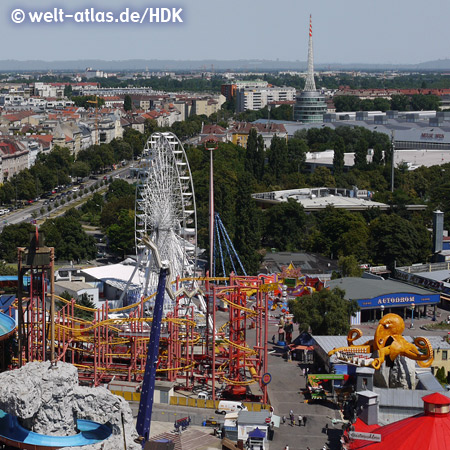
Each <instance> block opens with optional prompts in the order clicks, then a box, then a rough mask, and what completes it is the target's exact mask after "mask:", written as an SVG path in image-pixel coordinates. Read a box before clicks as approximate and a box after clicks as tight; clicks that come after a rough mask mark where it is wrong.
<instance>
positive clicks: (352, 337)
mask: <svg viewBox="0 0 450 450" xmlns="http://www.w3.org/2000/svg"><path fill="white" fill-rule="evenodd" d="M362 335H363V333H362V331H361V330H360V329H359V328H352V329H351V330H350V331H349V332H348V334H347V344H348V345H353V342H354V341H356V340H357V339H359V338H360V337H361V336H362Z"/></svg>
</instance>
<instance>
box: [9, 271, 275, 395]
mask: <svg viewBox="0 0 450 450" xmlns="http://www.w3.org/2000/svg"><path fill="white" fill-rule="evenodd" d="M186 282H188V283H190V284H193V283H194V282H196V283H198V284H199V285H200V286H201V287H200V289H199V290H198V291H199V292H201V293H203V295H204V296H205V297H206V299H207V301H208V302H210V303H211V304H212V305H217V304H218V303H219V300H220V301H222V302H224V303H225V304H227V305H228V308H227V309H228V318H225V319H224V313H220V314H221V320H222V322H223V321H224V320H225V323H219V322H218V321H217V320H216V319H217V308H212V325H213V326H212V330H217V331H214V333H211V332H209V334H210V337H209V341H208V339H207V335H208V333H207V326H206V321H205V320H203V321H202V320H199V317H198V316H197V313H196V312H195V307H194V304H193V301H192V298H190V297H189V295H190V293H189V292H188V291H187V290H186V288H185V287H182V288H178V289H177V287H179V286H182V285H183V286H184V285H185V284H186ZM221 283H222V284H221ZM224 283H226V285H224ZM46 284H47V282H46V280H45V272H39V271H35V270H32V271H31V273H30V287H29V292H24V294H25V295H26V294H29V295H27V296H26V297H24V298H23V300H22V304H23V311H22V314H21V315H22V317H23V320H22V322H23V324H22V327H23V332H22V337H21V339H22V345H21V346H20V349H21V350H20V352H21V354H20V355H19V357H17V358H13V360H12V365H11V367H12V368H14V367H19V366H21V365H23V364H25V363H26V362H29V361H43V360H46V359H49V355H50V352H49V349H50V346H51V337H50V336H51V333H50V323H51V321H52V318H51V316H50V310H49V308H48V305H49V301H48V297H49V292H47V291H46V290H45V289H43V288H42V286H45V285H46ZM174 284H175V286H174V291H175V298H176V301H175V307H174V309H173V311H171V312H169V313H167V314H166V316H165V317H164V318H163V320H162V325H161V338H160V345H159V358H158V363H157V376H158V378H159V379H161V380H167V381H171V382H174V384H175V386H176V388H177V389H182V390H194V388H195V386H197V387H198V386H203V387H204V388H205V389H208V390H210V391H211V395H212V398H213V399H216V398H219V396H220V395H222V396H223V395H228V396H239V397H240V398H245V397H248V395H249V393H248V391H247V389H246V388H247V386H249V385H251V384H256V386H258V387H259V388H260V389H261V391H260V397H261V398H260V399H261V400H262V401H264V402H265V401H266V400H267V392H266V386H265V385H264V384H263V383H262V381H261V380H262V376H263V374H264V373H266V372H267V340H268V339H267V332H266V329H267V320H268V317H267V314H266V313H267V310H268V306H267V305H268V293H267V292H264V290H263V289H261V286H263V284H264V280H262V279H258V278H257V277H243V276H239V277H236V276H233V275H232V276H230V277H227V278H225V277H220V278H209V277H206V278H205V277H203V278H189V279H180V278H178V279H177V280H176V281H175V282H174ZM42 292H44V296H43V295H42ZM155 295H156V292H155V293H153V294H151V295H150V296H148V297H145V298H142V299H141V300H140V301H138V302H136V303H134V304H131V305H127V306H124V307H121V308H110V307H109V305H108V301H105V302H104V305H103V306H102V307H101V308H99V309H93V308H89V307H86V306H82V305H79V304H77V303H76V301H75V300H74V299H72V300H67V299H65V298H62V297H59V296H57V295H54V300H55V303H56V304H57V305H58V307H57V308H56V309H58V311H56V312H55V314H54V318H53V324H54V331H53V333H54V341H53V343H54V360H55V362H57V361H63V362H69V363H71V364H73V365H75V366H76V367H77V368H78V372H79V378H80V382H82V383H85V384H88V385H94V386H98V385H100V384H104V383H108V382H110V381H111V380H113V379H114V380H116V381H117V380H123V381H134V382H140V381H142V379H143V375H144V371H145V361H146V357H147V346H148V341H149V338H150V326H151V322H152V320H153V318H152V317H148V316H147V314H148V307H147V306H146V303H147V302H149V301H150V300H151V299H152V298H153V297H154V296H155ZM45 297H47V301H45ZM44 305H47V306H46V307H44ZM81 312H85V313H88V314H90V315H91V316H92V319H90V320H87V319H82V318H81V317H80V316H81V315H82V314H81ZM17 314H19V315H20V312H19V309H18V301H16V302H14V303H13V304H12V305H11V306H10V307H9V315H11V316H12V317H14V316H16V315H17ZM225 314H226V313H225ZM250 328H255V336H256V338H255V343H254V345H252V346H249V345H248V343H247V336H246V334H247V329H250ZM211 334H212V336H211ZM219 390H220V391H221V392H220V394H219ZM253 390H254V389H253Z"/></svg>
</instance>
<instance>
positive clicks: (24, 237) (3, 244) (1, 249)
mask: <svg viewBox="0 0 450 450" xmlns="http://www.w3.org/2000/svg"><path fill="white" fill-rule="evenodd" d="M33 230H34V227H33V226H32V225H31V224H29V223H26V222H24V223H19V224H17V225H7V226H6V227H4V228H3V231H2V233H1V234H0V258H1V259H4V260H5V261H7V262H10V263H12V262H16V261H17V247H28V246H29V244H30V233H31V232H32V231H33Z"/></svg>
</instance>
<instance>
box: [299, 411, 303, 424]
mask: <svg viewBox="0 0 450 450" xmlns="http://www.w3.org/2000/svg"><path fill="white" fill-rule="evenodd" d="M302 423H303V417H302V416H301V415H300V414H299V415H298V426H299V427H301V426H302Z"/></svg>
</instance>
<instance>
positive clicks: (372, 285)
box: [327, 277, 435, 300]
mask: <svg viewBox="0 0 450 450" xmlns="http://www.w3.org/2000/svg"><path fill="white" fill-rule="evenodd" d="M327 287H330V288H331V289H333V288H335V287H338V288H340V289H343V290H344V291H345V297H346V298H348V299H354V300H361V299H367V298H373V297H377V296H379V295H386V294H397V293H401V294H404V293H411V294H418V295H430V294H435V292H433V291H430V290H428V289H423V288H420V287H418V286H413V285H411V284H406V283H402V282H399V281H394V280H392V279H389V280H384V279H369V278H357V277H346V278H338V279H336V280H330V281H329V282H328V283H327Z"/></svg>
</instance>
